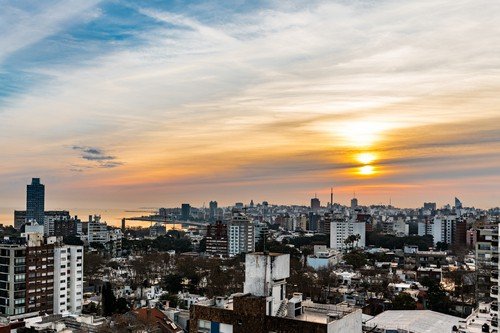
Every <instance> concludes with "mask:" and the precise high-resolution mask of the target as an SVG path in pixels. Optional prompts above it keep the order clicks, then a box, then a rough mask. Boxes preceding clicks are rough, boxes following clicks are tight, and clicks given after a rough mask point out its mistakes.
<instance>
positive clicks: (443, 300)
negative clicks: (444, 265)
mask: <svg viewBox="0 0 500 333" xmlns="http://www.w3.org/2000/svg"><path fill="white" fill-rule="evenodd" d="M421 283H422V285H424V286H426V287H427V300H428V307H429V308H430V309H431V310H432V311H437V312H441V313H449V309H450V300H449V298H448V296H447V295H446V292H445V291H444V290H443V288H442V287H441V285H440V283H439V282H437V281H436V280H435V279H432V278H429V277H424V278H423V279H422V280H421Z"/></svg>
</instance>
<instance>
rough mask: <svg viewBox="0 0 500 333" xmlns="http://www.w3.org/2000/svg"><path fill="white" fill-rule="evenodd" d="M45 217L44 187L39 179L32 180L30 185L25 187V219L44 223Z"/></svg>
mask: <svg viewBox="0 0 500 333" xmlns="http://www.w3.org/2000/svg"><path fill="white" fill-rule="evenodd" d="M44 216H45V185H43V184H41V183H40V178H33V179H32V180H31V185H27V186H26V219H27V220H35V221H36V222H37V223H38V224H43V223H44V220H45V219H44Z"/></svg>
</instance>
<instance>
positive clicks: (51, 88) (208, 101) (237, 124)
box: [0, 0, 500, 213]
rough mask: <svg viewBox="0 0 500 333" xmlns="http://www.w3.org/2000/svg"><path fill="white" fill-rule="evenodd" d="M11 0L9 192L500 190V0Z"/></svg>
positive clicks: (6, 115) (482, 197)
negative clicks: (226, 0)
mask: <svg viewBox="0 0 500 333" xmlns="http://www.w3.org/2000/svg"><path fill="white" fill-rule="evenodd" d="M3 8H4V10H3V11H2V13H0V22H1V23H0V27H2V28H3V31H5V32H6V33H5V35H4V36H3V37H2V38H0V83H1V85H2V87H3V89H2V90H1V91H0V120H1V121H0V133H2V134H1V137H2V146H1V147H2V148H1V152H2V168H0V207H13V208H22V207H23V205H24V202H25V193H24V191H25V189H26V185H27V184H28V183H29V181H30V179H31V178H32V177H39V178H41V180H42V182H43V183H44V184H45V185H46V186H47V191H46V207H47V208H48V209H54V208H64V207H68V209H71V207H79V208H85V207H88V208H93V209H105V208H125V209H126V208H135V207H143V206H147V207H150V206H153V207H161V206H173V205H177V206H179V207H180V205H181V203H185V202H189V203H191V204H192V205H193V206H201V204H202V203H203V202H205V203H206V205H207V206H208V203H209V201H210V200H216V201H217V202H218V203H219V205H228V204H234V202H235V201H245V202H249V201H250V200H251V199H253V200H254V201H255V202H261V201H263V200H267V201H269V202H270V203H290V204H304V205H307V204H308V202H309V200H310V198H312V197H314V193H318V197H319V198H320V200H321V202H322V204H323V205H324V204H325V203H326V201H328V200H329V193H330V187H331V186H334V192H335V202H340V203H342V204H346V205H348V203H349V200H350V199H351V197H352V193H353V192H354V191H355V192H356V193H357V197H358V198H360V204H362V205H363V204H378V203H384V204H387V203H388V202H389V200H391V201H392V203H393V204H394V205H395V206H398V207H418V206H421V205H423V202H425V201H432V202H437V203H438V206H442V205H444V204H446V203H449V204H453V198H454V197H455V196H457V197H459V198H460V199H461V200H462V202H463V203H464V205H466V206H475V207H479V208H486V209H487V208H490V207H495V206H498V202H500V190H499V189H498V184H499V183H500V182H499V181H500V171H499V170H500V168H499V167H498V165H500V154H499V151H500V122H499V120H500V103H499V102H500V100H499V99H500V96H498V94H497V91H498V88H499V86H500V79H499V76H498V75H495V74H498V70H499V68H500V60H499V59H498V56H497V55H498V53H499V51H500V50H499V47H500V46H499V45H500V43H498V42H499V37H498V36H500V27H499V26H498V24H496V20H495V18H496V17H498V14H499V13H500V4H496V3H493V4H492V3H490V2H487V1H479V2H477V1H458V2H451V1H435V2H432V3H421V2H417V1H411V2H405V3H400V2H396V1H383V2H377V3H373V2H368V1H366V2H365V1H360V2H353V3H345V2H321V1H314V2H310V3H308V4H300V3H295V2H290V3H287V4H286V5H285V4H282V3H253V2H252V3H250V2H240V3H239V4H238V5H237V6H232V5H231V4H221V3H217V2H205V3H202V4H193V3H183V4H179V3H177V2H164V3H163V4H159V3H158V2H153V1H151V2H148V1H146V2H141V4H140V5H137V4H136V3H135V2H131V1H122V0H120V1H113V2H110V1H97V0H95V1H55V0H54V1H44V2H43V3H38V4H33V3H29V2H24V1H19V2H16V3H6V4H5V5H3ZM422 18H425V19H422ZM30 22H36V25H35V24H33V23H30ZM35 51H36V52H35ZM235 199H236V200H235ZM96 213H98V212H96Z"/></svg>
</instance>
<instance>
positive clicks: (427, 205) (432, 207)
mask: <svg viewBox="0 0 500 333" xmlns="http://www.w3.org/2000/svg"><path fill="white" fill-rule="evenodd" d="M424 209H425V210H429V211H431V212H433V211H435V210H436V203H435V202H424Z"/></svg>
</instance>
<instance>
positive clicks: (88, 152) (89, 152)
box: [70, 146, 124, 172]
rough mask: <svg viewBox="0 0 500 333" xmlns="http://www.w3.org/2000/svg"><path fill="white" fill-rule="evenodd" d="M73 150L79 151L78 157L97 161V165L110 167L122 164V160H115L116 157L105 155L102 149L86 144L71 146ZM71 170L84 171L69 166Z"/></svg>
mask: <svg viewBox="0 0 500 333" xmlns="http://www.w3.org/2000/svg"><path fill="white" fill-rule="evenodd" d="M72 149H73V150H76V151H80V152H81V155H80V157H81V158H82V159H84V160H87V161H92V162H97V167H99V168H105V169H111V168H115V167H118V166H121V165H123V164H124V163H123V162H119V161H115V160H116V157H115V156H111V155H107V154H105V153H104V151H103V149H101V148H96V147H87V146H73V147H72ZM70 170H71V171H78V172H82V171H84V170H83V169H82V168H74V167H73V168H71V169H70Z"/></svg>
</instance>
